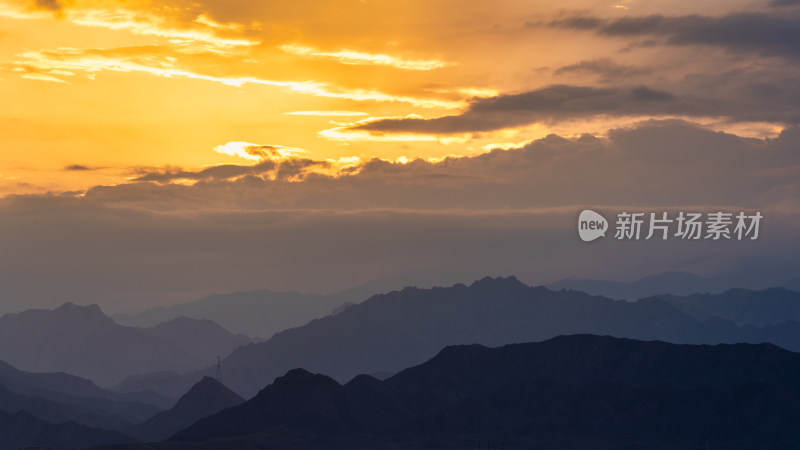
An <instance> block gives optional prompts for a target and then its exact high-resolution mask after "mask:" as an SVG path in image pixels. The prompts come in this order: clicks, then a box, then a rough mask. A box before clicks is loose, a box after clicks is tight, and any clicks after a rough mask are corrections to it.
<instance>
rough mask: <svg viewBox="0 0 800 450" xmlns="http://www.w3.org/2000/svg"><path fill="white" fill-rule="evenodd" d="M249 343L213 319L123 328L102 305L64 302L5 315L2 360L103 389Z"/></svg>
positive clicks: (188, 366)
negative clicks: (75, 378)
mask: <svg viewBox="0 0 800 450" xmlns="http://www.w3.org/2000/svg"><path fill="white" fill-rule="evenodd" d="M192 339H194V340H195V341H196V342H197V344H196V345H192ZM210 341H215V342H218V344H216V345H210V346H209V344H208V343H209V342H210ZM244 342H247V340H246V339H245V340H243V339H242V337H236V336H233V335H232V334H230V333H229V332H227V331H225V330H224V329H221V327H219V325H217V324H214V323H212V322H210V321H193V320H190V319H183V320H175V321H172V322H169V323H165V324H161V325H159V326H157V327H154V328H152V329H140V328H134V327H124V326H121V325H119V324H117V323H115V322H114V321H113V320H112V319H110V318H109V317H107V316H106V315H104V314H103V312H102V311H101V310H100V308H99V307H98V306H97V305H89V306H77V305H75V304H73V303H65V304H64V305H62V306H60V307H58V308H56V309H54V310H41V309H31V310H27V311H23V312H21V313H15V314H6V315H4V316H2V317H0V360H3V361H6V362H8V363H10V364H12V365H13V366H15V367H17V368H20V369H22V370H28V371H33V372H67V373H71V374H74V375H78V376H80V377H83V378H88V379H90V380H92V381H94V382H96V383H98V384H99V385H101V386H112V385H114V384H116V383H118V382H119V381H120V380H122V379H123V378H125V377H127V376H129V375H134V374H140V373H148V372H156V371H164V370H168V371H189V370H193V369H197V368H199V367H203V366H205V365H207V364H209V363H210V362H211V361H213V360H215V359H216V357H217V355H220V354H223V355H224V354H225V353H222V352H223V351H224V350H227V351H230V350H232V349H233V348H235V347H236V346H238V345H240V344H242V343H244Z"/></svg>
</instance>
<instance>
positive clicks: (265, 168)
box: [131, 146, 330, 183]
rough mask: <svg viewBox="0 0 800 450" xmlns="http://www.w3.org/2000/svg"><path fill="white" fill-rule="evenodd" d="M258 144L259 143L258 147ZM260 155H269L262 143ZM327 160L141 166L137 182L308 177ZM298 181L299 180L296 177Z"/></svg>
mask: <svg viewBox="0 0 800 450" xmlns="http://www.w3.org/2000/svg"><path fill="white" fill-rule="evenodd" d="M254 147H255V146H254ZM254 151H258V152H259V155H258V156H264V157H268V156H269V155H268V154H267V153H263V152H264V150H263V148H262V147H261V146H259V148H258V149H257V150H254ZM328 166H330V163H329V162H327V161H314V160H311V159H308V158H296V157H294V158H286V159H284V160H281V161H273V160H264V161H261V162H260V163H258V164H255V165H238V164H221V165H217V166H212V167H206V168H203V169H200V170H186V169H182V168H176V167H167V168H163V169H153V168H139V169H137V170H136V172H135V173H136V176H135V177H134V178H133V179H132V180H131V181H134V182H141V181H147V182H155V183H171V182H174V181H178V180H185V181H203V182H216V181H224V180H231V179H238V178H242V177H245V176H252V177H258V178H275V179H278V180H286V179H293V180H295V179H297V178H305V177H306V176H308V175H309V173H308V171H307V169H309V168H311V167H323V168H324V167H328ZM295 181H296V180H295Z"/></svg>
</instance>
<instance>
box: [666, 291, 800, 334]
mask: <svg viewBox="0 0 800 450" xmlns="http://www.w3.org/2000/svg"><path fill="white" fill-rule="evenodd" d="M658 298H659V299H661V300H663V301H665V302H667V303H669V304H671V305H673V306H675V307H677V308H679V309H680V310H681V311H683V312H685V313H686V314H688V315H690V316H692V317H694V318H695V319H698V320H706V319H708V318H710V317H718V318H721V319H727V320H732V321H734V322H736V323H737V324H740V325H745V324H753V325H758V326H764V325H775V324H780V323H785V322H791V321H794V322H798V323H800V292H796V291H790V290H788V289H784V288H771V289H765V290H763V291H751V290H747V289H731V290H728V291H725V292H724V293H722V294H693V295H688V296H684V297H679V296H675V295H660V296H658Z"/></svg>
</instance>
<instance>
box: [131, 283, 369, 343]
mask: <svg viewBox="0 0 800 450" xmlns="http://www.w3.org/2000/svg"><path fill="white" fill-rule="evenodd" d="M345 299H346V300H349V301H361V300H363V299H362V298H350V297H347V296H345V295H344V294H342V295H336V294H333V295H318V294H301V293H297V292H275V291H271V290H268V289H263V290H258V291H250V292H235V293H232V294H215V295H209V296H207V297H203V298H201V299H199V300H195V301H193V302H189V303H184V304H180V305H172V306H162V307H157V308H152V309H148V310H146V311H143V312H141V313H138V314H128V315H118V316H117V317H118V320H120V321H121V323H125V324H128V325H133V326H152V325H155V324H157V323H161V322H166V321H169V320H172V319H175V318H177V317H191V318H195V319H209V320H213V321H214V322H217V323H219V324H220V325H222V326H223V327H225V328H226V329H227V330H230V331H232V332H234V333H244V334H246V335H249V336H258V337H261V338H269V337H270V336H272V335H273V334H275V333H277V332H279V331H282V330H285V329H287V328H292V327H297V326H300V325H304V324H305V323H307V322H309V321H310V320H312V319H316V318H319V317H324V316H327V315H328V314H330V313H331V311H333V309H334V308H336V307H338V306H340V305H341V304H342V303H344V302H345V301H346V300H345Z"/></svg>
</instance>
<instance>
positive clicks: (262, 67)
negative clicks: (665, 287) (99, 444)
mask: <svg viewBox="0 0 800 450" xmlns="http://www.w3.org/2000/svg"><path fill="white" fill-rule="evenodd" d="M798 42H800V1H797V0H763V1H749V0H748V1H745V0H725V1H721V0H719V1H718V0H711V1H703V2H698V1H665V0H650V1H644V0H618V1H608V2H605V1H595V0H591V1H590V0H572V1H563V2H547V1H535V0H525V1H522V0H499V1H496V2H477V1H455V0H431V1H412V0H403V1H395V0H336V1H329V0H322V1H319V0H313V1H312V0H295V1H291V2H266V1H252V0H224V1H222V0H198V1H183V0H167V1H162V2H151V1H114V0H104V1H97V0H95V1H84V0H25V1H13V2H9V1H6V0H0V61H1V63H0V70H1V71H2V73H0V98H2V102H3V108H2V110H1V112H0V114H2V117H0V126H2V151H0V196H3V197H5V198H4V199H2V201H0V233H2V234H1V235H2V237H1V238H0V251H2V252H3V253H2V255H0V268H1V269H4V270H3V271H2V272H1V273H0V284H2V285H3V288H2V292H0V296H1V297H2V298H4V299H6V300H5V303H4V305H3V306H4V308H0V309H6V310H17V309H20V308H22V307H24V306H28V305H37V306H39V305H43V306H51V305H53V304H58V303H60V302H61V301H64V300H67V299H71V300H75V301H77V302H79V303H87V302H99V303H101V304H106V305H109V307H110V308H111V309H115V308H116V309H135V308H136V307H137V306H148V305H152V304H157V303H164V302H174V301H185V300H190V299H192V298H194V297H195V296H198V295H203V294H206V293H210V292H215V291H217V292H221V291H222V292H226V291H231V290H244V289H256V288H275V289H295V290H301V291H318V292H327V291H332V290H336V289H344V288H347V287H351V286H354V285H357V284H359V283H364V282H369V281H372V280H376V279H387V278H390V279H395V278H397V280H398V281H396V282H397V283H400V282H401V281H399V280H402V282H414V281H417V282H419V283H449V282H453V281H468V280H469V278H470V277H473V276H482V275H492V274H512V273H514V274H518V275H520V276H521V278H523V279H524V280H527V281H529V282H532V283H537V282H551V281H555V280H556V279H559V278H566V277H570V276H584V277H610V278H615V279H631V278H635V277H636V276H644V275H648V274H651V273H656V272H659V271H663V270H687V271H693V272H698V273H703V274H706V275H709V276H711V275H717V274H719V273H722V272H725V271H729V270H745V269H742V267H751V266H752V267H761V268H763V269H764V270H767V271H771V272H772V274H773V275H774V276H775V278H776V279H780V277H784V276H786V277H788V276H791V275H793V276H797V275H800V272H797V271H796V270H795V269H796V268H797V265H796V263H797V261H796V259H795V257H794V256H793V255H794V254H796V253H795V250H796V249H794V248H793V247H792V246H791V245H789V246H787V244H786V243H785V242H784V241H783V239H789V240H791V236H792V232H793V230H794V229H795V228H796V225H797V223H798V221H797V213H798V211H800V209H798V197H799V196H800V184H798V179H800V155H799V154H798V145H800V128H797V127H796V125H797V123H798V121H800V84H798V83H797V80H798V79H800V45H798ZM587 205H588V206H596V207H597V208H599V209H603V208H605V209H606V210H607V211H617V210H619V209H620V208H625V207H627V208H642V209H645V210H648V211H649V210H660V209H658V208H661V209H663V208H677V209H679V208H694V209H695V210H701V211H708V210H711V209H715V208H716V209H719V208H726V209H729V210H731V209H733V210H739V209H747V210H753V209H759V210H763V211H768V212H769V213H770V214H771V216H769V215H767V219H766V220H770V217H771V220H772V224H773V226H772V234H769V233H767V232H766V231H765V233H767V234H766V235H765V238H764V239H763V241H759V242H757V243H747V244H741V245H738V246H734V245H732V244H734V243H730V244H731V245H727V244H725V245H726V246H725V247H723V246H722V245H719V246H716V247H714V246H709V244H708V243H698V244H697V245H694V246H687V245H679V244H675V245H673V246H672V247H669V246H667V247H664V248H661V247H658V248H656V247H653V245H656V244H652V245H651V243H642V244H641V245H639V246H638V247H630V246H628V247H624V246H623V247H620V246H619V245H617V246H616V247H612V245H613V244H614V243H613V242H607V243H605V244H608V245H605V246H601V245H597V246H587V245H584V244H581V243H577V242H576V239H575V233H574V228H571V227H573V225H574V224H573V222H574V218H575V217H576V214H577V211H579V210H580V208H581V207H584V206H587ZM677 209H676V210H677ZM765 223H769V222H765ZM795 240H796V239H795ZM618 244H619V243H618ZM684 244H688V243H684ZM658 245H661V244H658ZM664 245H669V244H664ZM587 252H593V253H587ZM654 254H659V255H660V256H659V257H655V256H653V255H654ZM665 255H671V256H669V257H667V256H665ZM609 258H617V259H618V260H619V261H620V264H616V265H613V267H609V265H607V264H603V263H602V262H601V261H605V260H607V259H609ZM767 260H768V261H770V262H769V263H767V264H765V263H764V261H767ZM773 265H774V266H776V267H781V268H782V271H780V273H776V272H775V271H774V270H772V266H773ZM422 273H424V275H420V274H422ZM759 280H762V279H761V278H759ZM389 284H391V283H389Z"/></svg>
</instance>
